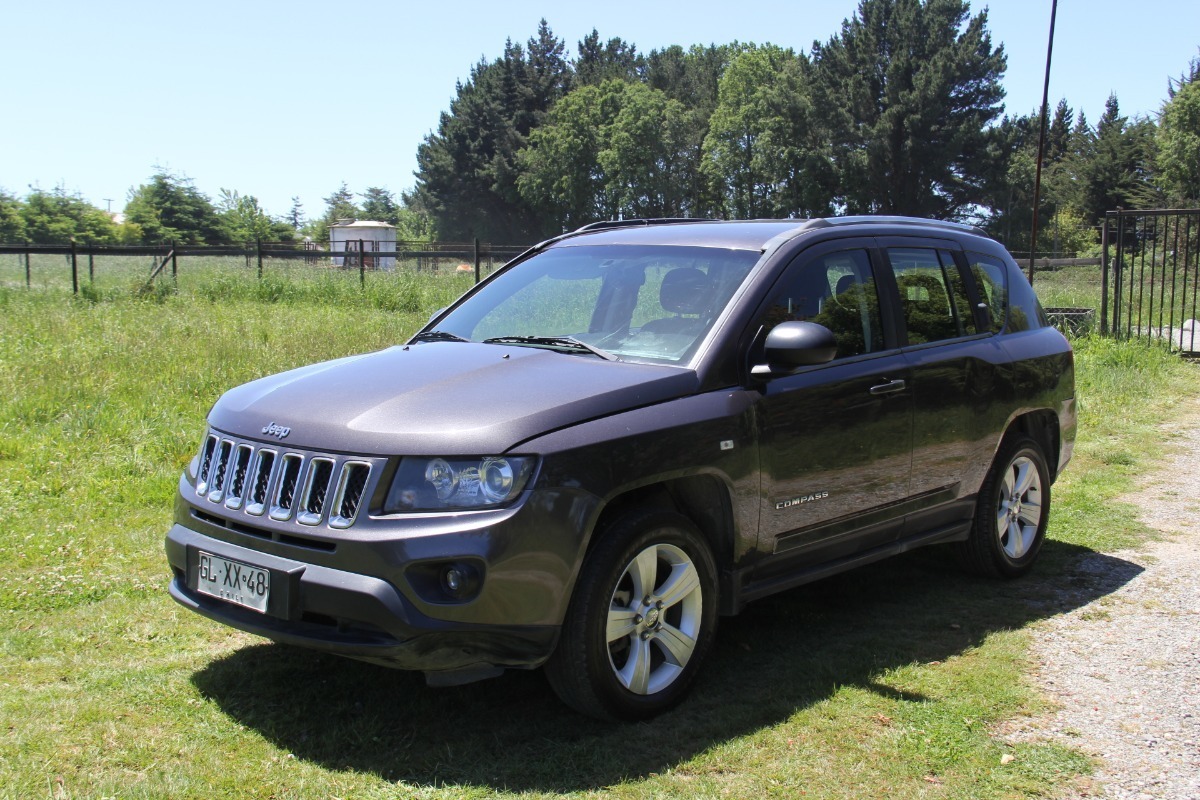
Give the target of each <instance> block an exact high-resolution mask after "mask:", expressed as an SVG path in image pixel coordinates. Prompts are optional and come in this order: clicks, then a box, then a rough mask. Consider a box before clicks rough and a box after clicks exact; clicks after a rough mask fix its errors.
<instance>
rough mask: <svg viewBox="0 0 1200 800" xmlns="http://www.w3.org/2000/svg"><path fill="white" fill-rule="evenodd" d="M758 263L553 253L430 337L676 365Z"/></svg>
mask: <svg viewBox="0 0 1200 800" xmlns="http://www.w3.org/2000/svg"><path fill="white" fill-rule="evenodd" d="M758 257H759V253H758V252H757V251H749V250H723V249H718V248H713V247H677V246H664V245H654V246H639V245H591V246H587V245H585V246H579V247H557V248H554V249H551V250H547V251H546V252H544V253H539V254H538V255H536V256H534V257H533V258H531V259H529V260H528V261H525V262H522V263H521V264H518V265H517V266H516V267H514V268H513V269H511V270H509V271H507V272H504V273H502V274H501V275H499V276H497V277H496V278H495V279H494V280H492V281H490V282H489V283H488V284H487V285H485V286H484V287H483V288H482V289H480V290H479V292H478V293H477V294H475V295H473V296H472V297H471V298H469V299H468V300H466V301H465V302H464V303H463V304H462V305H460V306H459V307H458V308H456V309H454V311H452V312H451V313H450V314H449V315H447V316H446V317H445V318H443V319H441V320H439V321H438V323H437V325H436V326H435V327H436V329H437V331H438V334H437V335H438V336H439V337H441V338H446V339H449V338H451V337H457V338H461V339H466V340H470V341H476V342H480V341H488V340H501V341H497V343H503V344H525V345H528V346H533V347H549V348H551V349H561V350H563V352H573V353H582V354H588V353H591V354H601V355H603V356H612V357H616V358H619V359H621V360H634V361H640V360H650V361H658V362H669V363H680V362H682V361H684V360H686V359H687V358H689V357H690V356H691V354H692V353H693V352H694V351H695V348H696V347H697V346H698V345H699V343H700V341H701V340H702V339H703V338H704V336H705V334H706V333H708V331H709V329H710V328H711V327H712V325H713V323H714V322H715V321H716V319H717V317H718V316H719V315H720V313H721V311H722V310H724V308H725V305H726V304H727V303H728V302H729V298H730V297H732V296H733V293H734V290H735V289H737V287H738V286H739V285H741V283H742V281H743V280H745V278H746V275H747V274H748V273H749V272H750V268H751V267H753V266H754V264H755V262H757V261H758ZM429 335H430V334H428V333H427V334H424V336H423V337H418V338H425V337H428V336H429ZM572 340H573V341H574V342H576V343H578V345H586V347H585V346H579V347H577V348H576V347H571V346H570V343H571V341H572Z"/></svg>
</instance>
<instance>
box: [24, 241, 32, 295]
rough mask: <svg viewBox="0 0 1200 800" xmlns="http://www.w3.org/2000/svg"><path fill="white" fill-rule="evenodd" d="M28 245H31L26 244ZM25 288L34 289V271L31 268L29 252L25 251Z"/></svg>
mask: <svg viewBox="0 0 1200 800" xmlns="http://www.w3.org/2000/svg"><path fill="white" fill-rule="evenodd" d="M26 244H29V243H28V242H26ZM25 288H26V289H32V288H33V270H32V269H31V268H30V266H29V251H28V250H26V251H25Z"/></svg>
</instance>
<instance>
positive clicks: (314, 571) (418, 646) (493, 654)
mask: <svg viewBox="0 0 1200 800" xmlns="http://www.w3.org/2000/svg"><path fill="white" fill-rule="evenodd" d="M201 551H203V552H205V553H211V554H213V555H217V556H220V557H222V558H226V559H231V560H234V561H239V562H242V563H245V564H250V565H252V566H255V567H260V568H263V569H266V570H268V571H270V573H271V591H270V597H269V600H268V606H267V612H266V613H260V612H258V611H254V610H252V609H248V608H243V607H241V606H238V605H235V604H233V603H229V602H226V601H224V600H220V599H217V598H214V597H210V596H208V595H205V594H201V593H199V592H197V591H196V584H197V569H198V564H199V557H198V553H200V552H201ZM166 554H167V560H168V562H169V563H170V565H171V569H172V572H173V574H174V577H173V579H172V581H171V585H170V593H171V597H173V598H174V599H175V600H176V601H177V602H178V603H180V604H181V605H183V606H185V607H186V608H189V609H191V610H192V611H195V612H196V613H198V614H202V615H204V616H206V617H209V618H210V619H213V620H216V621H217V622H220V623H222V624H225V625H229V626H231V627H234V628H238V629H240V630H243V631H246V632H248V633H253V634H257V635H259V636H265V637H266V638H268V639H272V640H274V641H277V642H282V643H285V644H292V645H298V646H301V647H306V648H310V649H314V650H321V651H325V652H329V653H335V654H338V655H343V656H348V657H351V658H356V659H360V660H364V661H370V662H373V663H377V664H383V665H386V666H390V667H396V668H399V669H410V670H422V671H425V672H428V673H435V674H436V673H439V672H458V671H465V670H485V669H487V668H491V667H518V668H532V667H536V666H538V665H539V664H541V663H542V662H543V661H545V660H546V659H547V658H549V656H550V653H551V652H553V649H554V645H555V643H556V642H557V639H558V630H559V629H558V627H557V626H551V625H494V624H487V625H475V624H470V623H466V622H449V621H446V620H438V619H433V618H431V617H428V616H426V615H424V614H422V613H421V612H420V611H418V610H417V609H416V608H415V607H414V606H413V604H412V603H411V602H410V601H409V600H408V599H407V598H406V597H405V596H404V595H403V594H402V593H401V592H400V591H398V590H397V589H396V587H394V586H393V585H391V584H390V583H388V582H387V581H384V580H382V579H379V578H375V577H371V576H368V575H359V574H356V573H352V572H346V571H342V570H337V569H331V568H329V567H323V566H319V565H316V564H309V563H305V562H302V561H296V560H292V559H289V558H284V557H280V556H277V555H272V554H268V553H264V552H261V551H258V550H251V549H248V548H245V547H240V546H238V545H235V544H231V543H229V542H225V541H222V540H219V539H215V538H213V537H210V536H206V535H204V534H202V533H199V532H197V531H194V530H192V529H190V528H188V527H185V526H183V525H179V524H176V525H174V526H172V528H171V530H170V531H169V532H168V533H167V537H166Z"/></svg>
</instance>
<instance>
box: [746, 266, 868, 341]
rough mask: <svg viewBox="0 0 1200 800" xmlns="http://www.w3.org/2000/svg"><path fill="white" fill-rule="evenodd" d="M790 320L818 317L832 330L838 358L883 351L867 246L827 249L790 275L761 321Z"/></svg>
mask: <svg viewBox="0 0 1200 800" xmlns="http://www.w3.org/2000/svg"><path fill="white" fill-rule="evenodd" d="M788 321H809V322H816V323H818V324H820V325H824V326H825V327H826V328H828V329H829V330H831V331H833V335H834V336H835V337H837V343H838V349H837V357H838V358H846V357H848V356H857V355H861V354H863V353H873V352H875V351H877V350H882V349H883V325H882V323H881V322H880V318H879V294H878V293H877V292H876V289H875V274H874V273H873V272H872V271H871V259H870V257H869V256H868V255H867V251H865V250H843V251H841V252H837V253H830V254H828V255H824V256H821V257H819V258H816V259H814V260H813V261H810V262H808V263H807V264H804V265H802V266H801V267H800V268H799V269H796V270H793V271H792V272H791V273H790V274H788V275H787V276H786V277H785V278H784V281H783V286H782V288H781V289H780V290H779V291H777V292H776V293H775V296H774V297H773V298H772V299H771V305H770V307H769V308H768V309H767V316H766V319H765V320H764V322H763V324H764V326H765V327H766V329H767V330H770V329H771V328H773V327H775V326H776V325H778V324H779V323H781V322H788Z"/></svg>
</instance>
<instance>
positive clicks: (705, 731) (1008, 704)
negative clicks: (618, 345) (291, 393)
mask: <svg viewBox="0 0 1200 800" xmlns="http://www.w3.org/2000/svg"><path fill="white" fill-rule="evenodd" d="M371 277H379V278H386V276H371ZM1039 277H1040V276H1039ZM392 280H393V281H394V282H392V283H386V282H385V281H384V280H380V281H377V284H378V285H379V288H375V289H372V288H371V287H370V286H368V290H367V292H365V293H364V292H362V291H361V290H360V289H358V288H357V285H356V284H353V288H350V287H348V286H341V285H340V284H336V283H335V282H334V281H333V280H332V279H331V280H330V281H325V282H323V281H322V280H317V281H315V282H313V281H309V282H307V283H305V285H304V286H301V287H297V286H296V285H293V284H287V283H285V282H283V281H279V282H275V283H273V282H271V281H266V282H264V284H266V286H264V285H261V284H258V283H257V282H256V281H246V280H244V279H242V278H239V279H236V280H235V279H234V278H229V279H227V283H226V284H224V285H220V284H218V283H216V282H212V281H210V282H198V283H197V284H195V285H189V284H187V283H186V282H182V281H181V286H180V290H179V291H178V292H173V291H156V292H151V293H148V294H142V295H141V296H138V295H137V293H135V292H132V291H130V290H129V287H124V288H123V287H120V286H114V287H112V288H110V289H105V290H102V291H96V292H92V293H90V294H88V295H87V296H86V297H85V298H83V299H78V300H72V299H71V298H70V297H69V296H68V295H66V294H64V293H62V291H60V290H52V291H51V290H41V291H38V290H35V291H32V292H30V291H26V290H25V289H24V288H20V287H18V288H12V286H11V283H7V282H6V283H5V284H4V285H0V564H2V565H3V569H0V613H2V616H0V620H2V621H0V730H2V731H3V732H4V735H3V737H2V738H0V798H18V797H19V798H28V797H72V798H77V797H97V798H98V797H121V798H126V797H205V798H212V797H237V798H257V797H263V798H266V797H277V798H282V797H289V798H290V797H313V798H317V797H368V798H371V797H421V798H447V799H448V798H459V797H490V796H493V795H500V796H517V795H520V796H522V797H542V796H559V795H562V794H569V795H573V796H611V797H618V798H650V797H655V798H658V797H747V798H750V797H754V798H757V797H774V796H778V797H789V798H790V797H828V798H835V797H898V798H906V797H938V798H942V797H948V798H968V797H969V798H1008V797H1042V796H1053V795H1054V794H1056V793H1058V792H1060V791H1062V790H1063V789H1064V788H1065V787H1067V786H1071V785H1074V784H1076V783H1077V782H1079V781H1085V780H1086V775H1087V774H1088V772H1089V770H1090V765H1089V763H1088V761H1087V759H1086V758H1084V757H1083V756H1082V755H1080V754H1079V753H1077V752H1074V751H1071V750H1068V749H1064V748H1062V747H1060V746H1057V745H1049V744H1039V743H1029V744H1021V745H1017V746H1008V745H1006V744H1005V743H1004V742H1003V741H1002V740H1001V739H999V738H998V737H997V736H996V735H995V731H996V728H997V726H999V725H1000V724H1001V723H1003V722H1004V721H1006V720H1010V719H1013V718H1016V717H1021V716H1024V715H1036V714H1041V713H1044V712H1045V711H1046V710H1047V708H1046V703H1045V701H1044V700H1043V699H1042V698H1040V697H1039V695H1038V694H1037V693H1036V691H1034V690H1033V689H1032V688H1031V683H1030V681H1029V680H1028V678H1027V671H1028V669H1029V663H1028V654H1027V645H1028V632H1027V631H1026V628H1027V627H1028V626H1029V625H1031V624H1034V623H1036V622H1037V621H1038V620H1041V619H1044V618H1046V617H1047V616H1050V615H1053V614H1056V613H1059V612H1061V611H1065V610H1068V609H1070V608H1072V607H1075V606H1076V605H1078V604H1079V603H1082V602H1087V601H1088V600H1091V599H1095V597H1094V594H1093V595H1089V589H1088V587H1087V585H1080V584H1077V583H1072V590H1073V591H1072V592H1069V593H1064V592H1062V591H1060V588H1061V586H1062V585H1063V584H1064V583H1065V582H1066V581H1067V580H1069V579H1070V576H1069V575H1068V574H1067V573H1068V572H1069V564H1070V562H1071V560H1072V558H1073V557H1074V556H1075V555H1077V554H1079V553H1081V552H1085V551H1088V550H1099V551H1111V550H1113V549H1115V548H1117V547H1121V546H1126V545H1129V544H1132V543H1136V542H1137V541H1139V540H1140V539H1141V538H1142V537H1144V536H1146V535H1147V533H1146V531H1144V530H1143V529H1141V528H1140V527H1139V526H1138V525H1137V524H1136V523H1134V522H1131V520H1132V519H1133V515H1132V514H1131V513H1130V510H1129V509H1128V508H1127V507H1125V506H1122V505H1121V504H1120V502H1119V497H1120V495H1121V493H1122V492H1124V491H1126V490H1127V489H1128V488H1129V487H1130V485H1131V484H1132V481H1133V480H1134V479H1135V478H1136V476H1137V475H1138V474H1139V473H1141V472H1142V471H1144V470H1145V469H1147V468H1148V467H1150V466H1152V464H1153V458H1154V455H1155V453H1156V452H1158V451H1159V448H1161V447H1162V446H1163V442H1162V440H1161V437H1160V436H1159V434H1158V433H1157V432H1156V428H1155V424H1156V423H1157V422H1158V421H1159V420H1161V419H1163V418H1164V417H1165V416H1167V415H1169V414H1171V413H1172V410H1173V408H1174V407H1175V406H1176V405H1177V402H1178V398H1181V397H1183V396H1185V395H1188V394H1194V393H1195V392H1196V391H1197V389H1200V377H1198V376H1197V374H1196V372H1195V370H1194V368H1193V367H1191V366H1190V365H1187V364H1185V363H1183V362H1181V361H1179V360H1176V359H1174V358H1172V357H1170V356H1168V355H1166V354H1165V353H1164V352H1163V351H1161V350H1159V349H1155V348H1147V347H1143V346H1139V345H1136V344H1114V343H1112V342H1108V341H1101V340H1094V339H1085V340H1081V341H1080V342H1079V343H1078V348H1077V363H1078V367H1079V394H1080V403H1081V411H1082V419H1081V431H1080V442H1079V446H1078V448H1077V451H1076V460H1075V462H1074V463H1073V464H1072V465H1071V467H1070V469H1069V471H1068V473H1067V474H1066V475H1065V476H1064V478H1063V480H1062V481H1060V483H1059V484H1057V485H1056V487H1055V511H1054V516H1053V518H1052V520H1051V537H1052V541H1051V542H1050V543H1049V544H1048V545H1047V548H1046V550H1045V560H1044V562H1043V563H1042V565H1041V567H1040V568H1039V570H1038V571H1037V573H1036V575H1035V576H1034V577H1033V578H1032V579H1029V580H1024V581H1020V582H1017V583H995V582H989V581H983V580H977V579H974V578H968V577H965V576H963V575H961V574H960V573H958V572H957V571H955V569H954V568H953V567H952V566H950V565H949V564H948V563H947V562H946V560H945V559H944V558H942V557H941V555H940V554H939V553H937V552H936V551H925V552H918V553H914V554H911V555H910V556H907V557H904V558H901V559H896V560H893V561H892V562H889V563H884V564H880V565H877V566H874V567H871V568H868V569H866V570H862V571H859V572H855V573H850V574H846V575H843V576H840V577H838V578H834V579H831V580H828V581H825V582H823V583H820V584H816V585H813V586H809V587H806V588H803V589H800V590H796V591H792V592H788V593H785V594H783V595H781V596H777V597H775V598H772V599H769V600H765V601H762V602H759V603H756V604H754V605H752V606H750V608H749V609H748V610H747V611H746V612H744V613H743V615H741V616H740V617H738V618H736V619H735V620H732V621H728V622H727V624H725V626H724V628H723V629H722V630H721V632H720V633H719V635H718V642H717V647H716V650H715V652H714V657H713V659H712V662H711V663H710V664H709V666H708V668H707V669H706V670H705V672H704V673H703V674H702V676H701V678H700V681H699V684H698V686H697V687H696V691H695V693H694V695H693V697H692V698H691V699H690V700H689V701H688V702H687V703H685V704H684V705H683V706H682V707H680V708H679V709H677V710H675V711H673V712H671V713H669V714H667V715H664V716H663V717H661V718H658V719H656V720H654V721H651V722H648V723H644V724H638V725H606V724H601V723H597V722H593V721H590V720H586V719H583V718H581V717H579V716H577V715H575V714H573V713H571V712H569V711H567V710H566V709H565V708H563V707H562V706H561V705H560V704H559V703H558V701H557V700H556V699H554V697H553V695H552V694H551V693H550V690H549V688H548V686H547V685H546V683H545V681H544V680H543V678H542V676H541V675H540V674H539V673H511V674H507V675H505V676H504V677H502V678H499V679H496V680H493V681H489V682H484V683H479V684H474V685H470V686H466V687H462V688H456V689H441V690H431V689H428V688H426V687H425V686H424V682H423V680H422V679H421V677H420V676H419V675H413V674H407V673H400V672H393V671H389V670H385V669H382V668H377V667H373V666H369V665H365V664H359V663H356V662H351V661H343V660H338V659H335V658H331V657H326V656H321V655H317V654H312V653H308V652H303V651H297V650H292V649H288V648H285V647H282V646H278V645H272V644H269V643H265V642H264V641H263V640H260V639H256V638H254V637H251V636H248V635H244V634H241V633H238V632H236V631H232V630H228V629H225V628H223V627H220V626H218V625H216V624H214V623H210V622H208V621H207V620H205V619H203V618H201V617H198V616H195V615H192V614H190V613H188V612H186V611H184V610H183V609H181V608H179V607H178V606H176V605H175V604H174V603H173V602H172V601H171V600H170V599H169V598H168V597H167V594H166V591H165V587H166V582H167V570H166V564H165V560H164V557H163V555H162V552H161V548H162V537H163V534H164V533H165V531H166V529H167V526H168V522H169V518H170V507H171V503H172V496H173V493H174V489H175V483H176V480H177V477H178V474H179V472H180V471H181V470H182V468H183V466H184V464H185V463H186V462H187V461H188V459H190V458H191V456H192V455H193V453H194V451H195V449H196V448H197V446H198V444H199V441H200V436H201V433H202V431H203V425H204V422H203V421H204V415H205V413H206V412H207V410H208V408H209V406H210V405H211V403H212V402H213V401H214V400H215V399H216V398H217V397H218V396H219V394H220V393H221V392H222V391H223V390H224V389H226V388H228V387H230V386H233V385H235V384H237V383H241V382H243V381H245V380H248V379H251V378H253V377H256V376H259V375H264V374H268V373H272V372H277V371H279V370H282V369H286V368H288V367H292V366H296V365H299V364H303V363H308V362H311V361H314V360H318V359H325V358H332V357H336V356H340V355H344V354H347V353H352V352H361V351H365V350H370V349H377V348H380V347H384V346H387V345H390V344H392V343H395V342H397V341H401V340H403V339H404V338H406V336H407V335H408V334H409V333H411V332H412V331H413V330H414V329H415V328H416V327H417V326H418V325H419V324H421V323H422V322H423V321H424V319H425V318H426V317H427V315H428V312H429V311H431V310H432V309H434V308H436V307H438V306H440V305H442V304H444V303H445V302H446V300H447V299H448V297H450V296H453V294H455V293H456V292H457V291H461V289H462V288H465V287H464V286H463V285H461V284H458V283H453V282H452V281H453V279H451V281H444V280H442V281H441V282H437V281H434V280H433V279H429V278H424V277H422V278H417V277H414V276H411V275H409V276H407V277H406V276H404V275H398V276H395V277H394V278H393V279H392ZM468 285H469V281H468ZM22 286H23V284H22ZM205 286H208V287H210V288H205ZM1039 288H1042V287H1039ZM1047 304H1052V303H1050V302H1048V303H1047ZM1066 304H1067V303H1063V305H1066ZM1006 756H1012V758H1006Z"/></svg>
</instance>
